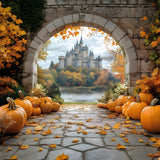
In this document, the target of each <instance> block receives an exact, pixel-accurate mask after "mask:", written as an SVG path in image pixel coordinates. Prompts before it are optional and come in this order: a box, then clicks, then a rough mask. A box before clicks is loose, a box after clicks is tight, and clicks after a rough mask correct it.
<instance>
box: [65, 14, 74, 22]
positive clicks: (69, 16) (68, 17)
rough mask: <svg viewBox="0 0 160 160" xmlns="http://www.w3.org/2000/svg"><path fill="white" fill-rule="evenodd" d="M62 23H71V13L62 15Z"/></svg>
mask: <svg viewBox="0 0 160 160" xmlns="http://www.w3.org/2000/svg"><path fill="white" fill-rule="evenodd" d="M63 20H64V23H65V24H71V23H72V22H73V20H72V15H67V16H64V17H63Z"/></svg>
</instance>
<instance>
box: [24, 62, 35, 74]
mask: <svg viewBox="0 0 160 160" xmlns="http://www.w3.org/2000/svg"><path fill="white" fill-rule="evenodd" d="M24 67H25V69H24V70H25V72H26V73H29V74H37V64H36V63H35V62H30V61H25V62H24Z"/></svg>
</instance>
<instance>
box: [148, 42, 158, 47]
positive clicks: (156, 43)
mask: <svg viewBox="0 0 160 160" xmlns="http://www.w3.org/2000/svg"><path fill="white" fill-rule="evenodd" d="M150 45H151V46H152V47H153V48H155V47H157V45H158V42H157V41H152V42H151V44H150Z"/></svg>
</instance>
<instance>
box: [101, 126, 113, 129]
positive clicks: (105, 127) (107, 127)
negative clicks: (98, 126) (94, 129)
mask: <svg viewBox="0 0 160 160" xmlns="http://www.w3.org/2000/svg"><path fill="white" fill-rule="evenodd" d="M103 129H111V127H109V126H104V127H103Z"/></svg>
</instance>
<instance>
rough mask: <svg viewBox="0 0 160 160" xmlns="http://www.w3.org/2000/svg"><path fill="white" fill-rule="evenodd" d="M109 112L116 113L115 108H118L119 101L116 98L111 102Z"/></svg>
mask: <svg viewBox="0 0 160 160" xmlns="http://www.w3.org/2000/svg"><path fill="white" fill-rule="evenodd" d="M107 106H108V110H109V111H111V112H114V111H115V108H116V106H117V100H115V99H114V98H112V100H110V101H109V103H108V105H107Z"/></svg>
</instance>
